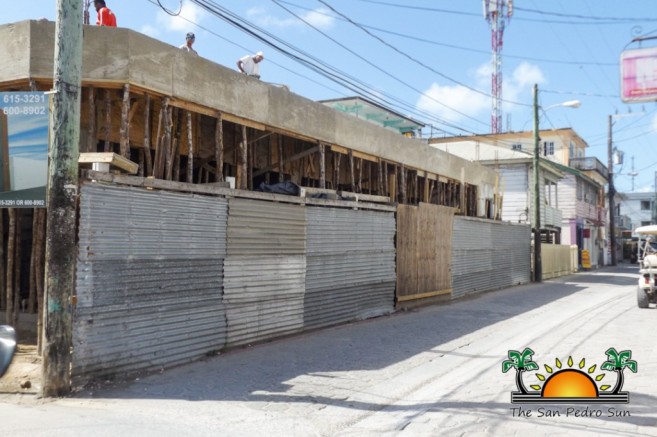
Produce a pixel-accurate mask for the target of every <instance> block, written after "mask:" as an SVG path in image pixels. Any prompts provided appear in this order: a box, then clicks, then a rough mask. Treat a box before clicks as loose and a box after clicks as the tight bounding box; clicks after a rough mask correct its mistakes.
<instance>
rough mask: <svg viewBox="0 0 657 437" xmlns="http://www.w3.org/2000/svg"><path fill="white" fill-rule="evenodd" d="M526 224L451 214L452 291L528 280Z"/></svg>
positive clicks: (456, 293) (485, 288)
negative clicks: (452, 229) (452, 235)
mask: <svg viewBox="0 0 657 437" xmlns="http://www.w3.org/2000/svg"><path fill="white" fill-rule="evenodd" d="M530 244H531V240H530V228H529V226H527V225H516V224H510V223H501V222H495V221H492V220H484V219H476V218H469V217H460V216H459V217H455V218H454V243H453V245H452V289H453V291H452V295H453V296H454V297H461V296H464V295H466V294H470V293H478V292H482V291H488V290H497V289H500V288H504V287H510V286H512V285H517V284H524V283H527V282H529V280H530V268H531V266H530V259H531V258H530Z"/></svg>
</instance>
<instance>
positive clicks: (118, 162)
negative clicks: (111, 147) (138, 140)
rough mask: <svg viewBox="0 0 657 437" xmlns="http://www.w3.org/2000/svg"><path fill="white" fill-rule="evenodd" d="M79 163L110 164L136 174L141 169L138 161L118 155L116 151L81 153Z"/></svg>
mask: <svg viewBox="0 0 657 437" xmlns="http://www.w3.org/2000/svg"><path fill="white" fill-rule="evenodd" d="M78 163H79V164H93V163H102V164H110V165H112V166H114V167H117V168H120V169H121V170H124V171H126V172H127V173H130V174H135V173H137V172H138V171H139V164H137V163H136V162H132V161H130V160H129V159H127V158H124V157H123V156H121V155H118V154H116V153H114V152H109V153H103V152H93V153H80V157H79V158H78Z"/></svg>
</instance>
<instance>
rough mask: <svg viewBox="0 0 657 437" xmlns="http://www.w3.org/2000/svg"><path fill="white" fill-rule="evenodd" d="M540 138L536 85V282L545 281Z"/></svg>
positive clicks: (533, 159) (534, 172)
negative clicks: (542, 256)
mask: <svg viewBox="0 0 657 437" xmlns="http://www.w3.org/2000/svg"><path fill="white" fill-rule="evenodd" d="M539 143H540V138H539V130H538V84H534V157H533V158H532V164H533V169H532V170H533V179H534V282H541V281H543V262H542V260H541V191H540V185H541V184H540V181H539V172H538V166H539V164H540V159H539V152H540V147H539Z"/></svg>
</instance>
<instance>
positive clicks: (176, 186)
mask: <svg viewBox="0 0 657 437" xmlns="http://www.w3.org/2000/svg"><path fill="white" fill-rule="evenodd" d="M83 176H84V177H86V178H87V179H90V180H93V181H99V182H110V183H115V184H122V185H128V186H133V187H141V188H152V189H160V190H167V191H180V192H185V193H199V194H208V195H215V196H230V197H242V198H245V199H256V200H267V201H275V202H283V203H296V204H301V205H303V204H306V205H320V206H334V207H338V208H349V209H354V208H356V209H369V210H375V211H386V212H395V211H396V207H395V206H393V205H377V204H374V203H366V202H350V201H344V200H327V199H313V198H301V197H296V196H287V195H283V194H274V193H259V192H256V191H246V190H233V189H231V188H224V187H217V186H214V185H212V184H208V185H206V184H200V185H199V184H188V183H185V182H174V181H165V180H162V179H153V178H144V177H138V176H127V175H121V174H112V173H103V172H97V171H86V172H85V173H84V175H83Z"/></svg>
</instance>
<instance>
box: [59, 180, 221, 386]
mask: <svg viewBox="0 0 657 437" xmlns="http://www.w3.org/2000/svg"><path fill="white" fill-rule="evenodd" d="M226 212H227V203H226V201H225V200H224V199H220V198H216V197H204V196H196V195H191V194H177V193H166V192H161V191H147V190H143V189H137V188H125V187H121V188H117V187H111V186H104V185H96V184H85V185H83V186H82V188H81V201H80V225H79V226H80V227H79V236H80V242H79V259H78V266H77V287H76V288H77V290H76V294H77V306H76V308H75V313H74V323H73V370H72V371H73V377H74V380H75V379H82V380H83V379H84V378H86V377H90V376H99V375H102V376H111V375H112V374H116V373H119V372H130V371H134V370H151V369H157V368H160V367H163V366H168V365H172V364H176V363H181V362H185V361H189V360H191V359H194V358H197V357H199V356H202V355H203V354H205V353H207V352H209V351H213V350H219V349H221V348H223V347H224V345H225V343H226V317H225V309H224V305H223V302H222V296H221V294H222V282H223V260H224V258H225V257H226Z"/></svg>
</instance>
